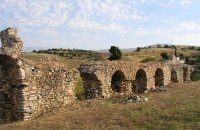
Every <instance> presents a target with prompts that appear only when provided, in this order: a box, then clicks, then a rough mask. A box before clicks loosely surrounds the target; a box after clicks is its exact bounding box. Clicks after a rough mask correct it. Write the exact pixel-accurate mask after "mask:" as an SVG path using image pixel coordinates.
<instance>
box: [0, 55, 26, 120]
mask: <svg viewBox="0 0 200 130" xmlns="http://www.w3.org/2000/svg"><path fill="white" fill-rule="evenodd" d="M17 62H18V59H13V58H12V57H10V56H7V55H2V54H0V123H5V122H12V121H16V120H23V118H24V106H23V101H24V97H23V88H24V87H25V85H23V82H22V73H21V68H20V66H19V65H18V64H17Z"/></svg>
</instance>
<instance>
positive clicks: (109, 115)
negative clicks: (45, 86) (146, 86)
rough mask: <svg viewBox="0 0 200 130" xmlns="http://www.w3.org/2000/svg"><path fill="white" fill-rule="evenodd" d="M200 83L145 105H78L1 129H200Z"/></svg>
mask: <svg viewBox="0 0 200 130" xmlns="http://www.w3.org/2000/svg"><path fill="white" fill-rule="evenodd" d="M199 84H200V81H199V82H192V83H180V84H171V85H170V86H168V87H167V90H168V91H166V92H162V93H148V94H144V96H145V97H148V98H149V101H148V102H142V103H125V104H124V103H112V102H110V100H106V99H99V100H98V99H95V100H88V101H77V102H76V103H74V104H73V105H70V106H66V107H63V108H59V109H56V110H52V111H51V112H49V113H46V114H44V115H43V116H41V117H38V118H37V119H34V120H31V121H26V122H22V121H19V122H15V123H10V124H3V125H0V129H1V130H27V129H28V130H66V129H72V130H74V129H77V130H78V129H84V130H86V129H87V130H89V129H91V130H98V129H101V130H123V129H124V130H127V129H128V130H131V129H166V130H169V129H172V130H173V129H200V110H199V108H200V100H199V99H200V93H199V92H200V85H199Z"/></svg>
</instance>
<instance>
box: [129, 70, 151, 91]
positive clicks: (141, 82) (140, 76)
mask: <svg viewBox="0 0 200 130" xmlns="http://www.w3.org/2000/svg"><path fill="white" fill-rule="evenodd" d="M146 90H147V75H146V72H145V70H144V69H139V70H138V71H137V72H136V76H135V80H134V81H133V82H132V91H133V92H135V93H144V91H146Z"/></svg>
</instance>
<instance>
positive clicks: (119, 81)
mask: <svg viewBox="0 0 200 130" xmlns="http://www.w3.org/2000/svg"><path fill="white" fill-rule="evenodd" d="M124 82H125V75H124V73H123V72H122V71H121V70H117V71H115V73H114V74H113V75H112V79H111V88H112V90H113V91H114V92H118V93H119V92H122V91H123V88H124Z"/></svg>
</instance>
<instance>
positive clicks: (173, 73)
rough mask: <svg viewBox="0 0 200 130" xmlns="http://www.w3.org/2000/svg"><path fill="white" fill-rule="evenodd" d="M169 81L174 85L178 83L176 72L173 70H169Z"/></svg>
mask: <svg viewBox="0 0 200 130" xmlns="http://www.w3.org/2000/svg"><path fill="white" fill-rule="evenodd" d="M171 81H172V82H174V83H177V82H178V77H177V72H176V70H174V69H172V70H171Z"/></svg>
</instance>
